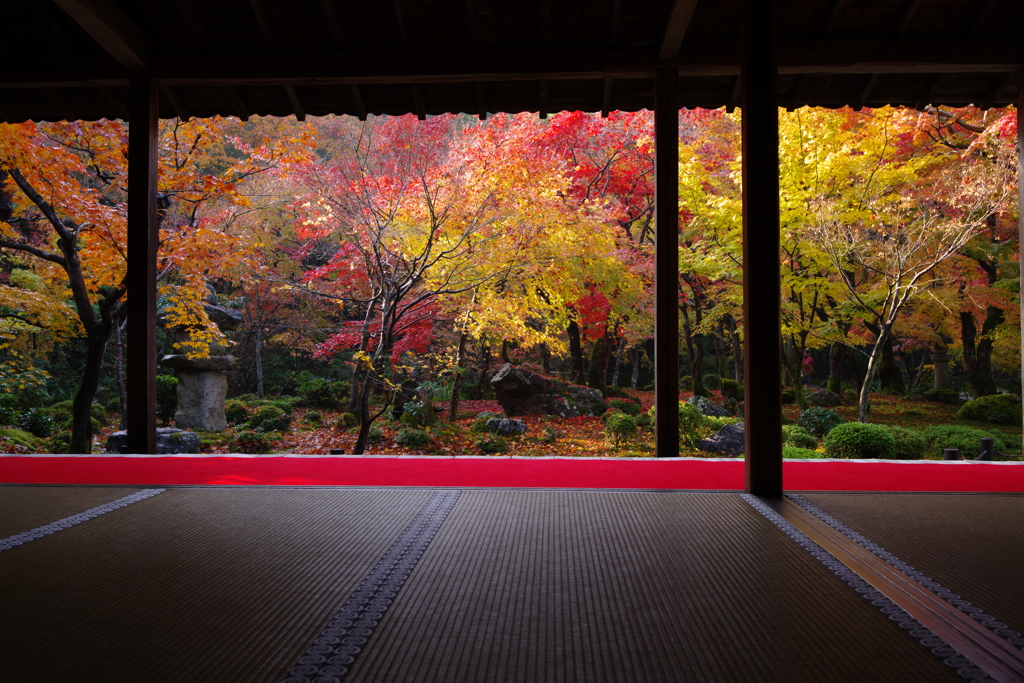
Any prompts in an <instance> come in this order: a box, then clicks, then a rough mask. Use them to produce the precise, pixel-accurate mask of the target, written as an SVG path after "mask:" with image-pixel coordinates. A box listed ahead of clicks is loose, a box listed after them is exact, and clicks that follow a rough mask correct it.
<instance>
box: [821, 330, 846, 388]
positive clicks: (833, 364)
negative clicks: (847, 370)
mask: <svg viewBox="0 0 1024 683" xmlns="http://www.w3.org/2000/svg"><path fill="white" fill-rule="evenodd" d="M842 360H843V356H842V345H841V344H839V342H833V343H832V345H831V346H830V347H829V348H828V382H827V383H826V384H825V386H826V388H827V389H828V390H829V391H831V392H832V393H833V394H837V395H839V396H842V395H843V366H842Z"/></svg>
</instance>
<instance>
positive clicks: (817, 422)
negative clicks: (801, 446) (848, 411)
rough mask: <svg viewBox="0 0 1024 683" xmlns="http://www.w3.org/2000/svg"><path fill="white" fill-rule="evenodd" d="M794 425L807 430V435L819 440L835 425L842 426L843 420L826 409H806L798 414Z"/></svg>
mask: <svg viewBox="0 0 1024 683" xmlns="http://www.w3.org/2000/svg"><path fill="white" fill-rule="evenodd" d="M796 423H797V424H798V425H800V426H801V427H803V428H804V429H805V430H807V433H808V434H811V435H812V436H816V437H818V438H821V437H823V436H825V435H826V434H828V433H829V432H830V431H832V429H834V428H835V427H836V426H837V425H841V424H843V418H842V417H841V416H840V415H839V413H837V412H836V411H834V410H829V409H828V408H808V409H807V410H805V411H804V412H802V413H800V419H799V420H797V422H796Z"/></svg>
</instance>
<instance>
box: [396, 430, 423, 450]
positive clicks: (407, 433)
mask: <svg viewBox="0 0 1024 683" xmlns="http://www.w3.org/2000/svg"><path fill="white" fill-rule="evenodd" d="M395 443H397V444H398V445H399V446H405V447H406V448H423V447H424V446H426V445H427V444H429V443H430V434H427V433H426V432H425V431H423V430H422V429H410V428H406V429H402V430H401V431H399V432H398V436H396V437H395Z"/></svg>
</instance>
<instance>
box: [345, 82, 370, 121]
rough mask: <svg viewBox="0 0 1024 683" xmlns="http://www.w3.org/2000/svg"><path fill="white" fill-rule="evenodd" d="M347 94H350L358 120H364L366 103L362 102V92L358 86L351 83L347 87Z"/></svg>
mask: <svg viewBox="0 0 1024 683" xmlns="http://www.w3.org/2000/svg"><path fill="white" fill-rule="evenodd" d="M348 91H349V94H350V95H351V96H352V104H353V105H355V108H356V115H357V116H358V117H359V120H360V121H365V120H366V113H367V112H366V105H365V104H363V94H362V93H361V92H359V86H358V85H356V84H355V83H353V84H352V85H350V86H349V88H348Z"/></svg>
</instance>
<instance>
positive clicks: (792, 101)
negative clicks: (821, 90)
mask: <svg viewBox="0 0 1024 683" xmlns="http://www.w3.org/2000/svg"><path fill="white" fill-rule="evenodd" d="M810 82H811V74H800V75H799V76H797V77H796V82H795V83H794V84H793V90H792V91H791V92H790V94H789V106H787V107H786V110H787V111H793V110H794V109H797V108H799V107H802V106H803V104H802V102H803V99H804V93H805V92H806V91H807V84H808V83H810Z"/></svg>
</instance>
